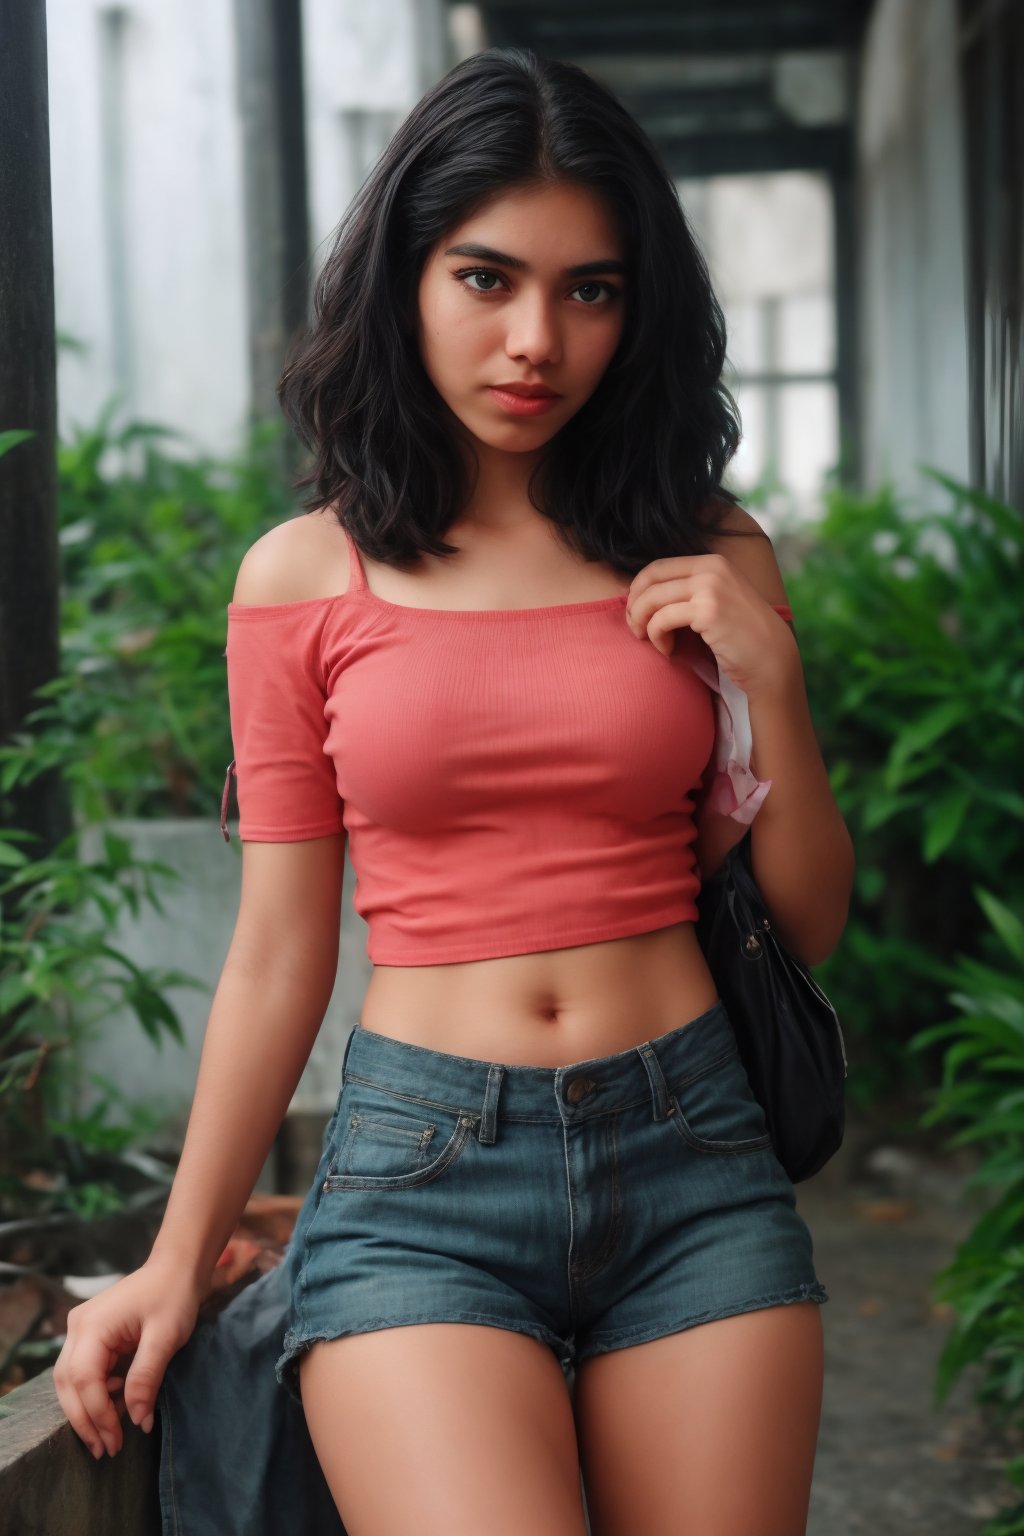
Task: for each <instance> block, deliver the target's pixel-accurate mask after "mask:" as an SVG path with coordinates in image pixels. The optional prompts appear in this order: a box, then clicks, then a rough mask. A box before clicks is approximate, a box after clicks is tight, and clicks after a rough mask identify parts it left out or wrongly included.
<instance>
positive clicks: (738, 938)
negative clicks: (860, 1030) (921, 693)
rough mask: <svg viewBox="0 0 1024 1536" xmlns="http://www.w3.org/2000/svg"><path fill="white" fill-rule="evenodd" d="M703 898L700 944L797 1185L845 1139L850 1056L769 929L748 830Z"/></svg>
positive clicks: (813, 990)
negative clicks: (754, 871) (755, 877)
mask: <svg viewBox="0 0 1024 1536" xmlns="http://www.w3.org/2000/svg"><path fill="white" fill-rule="evenodd" d="M697 900H698V911H699V919H698V922H697V939H698V942H699V943H700V946H701V949H702V950H703V951H704V957H705V959H706V960H707V962H708V968H709V970H710V971H711V974H712V977H713V978H714V982H715V985H716V987H717V988H718V993H719V996H720V997H721V999H722V1001H723V1003H724V1004H725V1008H726V1012H727V1013H728V1015H729V1018H730V1020H731V1022H732V1025H733V1031H734V1033H735V1036H736V1043H737V1045H738V1047H739V1053H740V1059H741V1060H742V1062H743V1065H744V1067H745V1068H746V1072H747V1076H748V1078H749V1079H750V1086H751V1088H752V1089H753V1092H754V1095H755V1097H756V1098H757V1099H758V1101H759V1102H760V1104H761V1106H762V1108H763V1109H764V1112H765V1116H766V1118H767V1121H768V1129H769V1131H770V1132H771V1138H772V1143H773V1146H774V1150H775V1155H776V1157H777V1158H778V1159H779V1161H780V1163H781V1164H782V1166H783V1167H784V1168H785V1170H786V1172H787V1174H788V1175H789V1177H790V1179H791V1180H792V1182H793V1183H794V1184H797V1183H799V1182H800V1181H801V1180H802V1179H809V1178H810V1177H811V1176H812V1174H815V1173H817V1172H818V1170H819V1168H821V1167H823V1165H824V1164H825V1163H827V1162H828V1160H829V1158H830V1157H831V1156H832V1155H833V1153H834V1152H836V1151H837V1150H838V1148H839V1147H840V1146H841V1145H842V1140H843V1131H844V1127H845V1084H846V1076H847V1061H846V1046H845V1043H844V1041H843V1032H842V1029H841V1027H840V1024H839V1019H838V1018H837V1016H836V1011H835V1009H834V1008H833V1007H832V1004H831V1003H830V1002H829V1000H828V998H827V997H826V996H825V994H824V992H823V991H822V989H821V987H820V986H819V985H818V983H817V982H816V981H815V979H814V977H813V976H812V975H811V973H810V971H809V970H808V969H807V967H806V966H805V965H803V964H802V963H801V962H800V961H799V960H797V959H796V958H795V956H793V955H792V954H790V952H789V951H788V950H787V949H786V948H785V946H784V945H783V944H782V943H781V942H780V941H779V938H778V936H777V934H776V933H775V931H774V929H773V927H772V924H771V921H770V919H769V917H768V912H767V909H766V907H765V904H764V900H763V898H762V896H761V893H760V891H759V890H758V887H757V882H756V880H755V879H754V873H753V869H752V867H751V863H750V831H749V829H748V831H747V833H746V835H745V836H744V837H743V839H742V840H741V841H740V842H739V843H737V844H736V845H735V847H733V848H731V849H730V850H729V853H728V854H727V855H726V857H725V858H724V859H723V861H722V863H721V865H720V867H719V868H718V869H717V870H716V871H715V873H714V874H713V875H712V877H711V879H710V880H708V881H705V882H704V883H703V885H702V888H701V892H700V895H699V897H698V899H697Z"/></svg>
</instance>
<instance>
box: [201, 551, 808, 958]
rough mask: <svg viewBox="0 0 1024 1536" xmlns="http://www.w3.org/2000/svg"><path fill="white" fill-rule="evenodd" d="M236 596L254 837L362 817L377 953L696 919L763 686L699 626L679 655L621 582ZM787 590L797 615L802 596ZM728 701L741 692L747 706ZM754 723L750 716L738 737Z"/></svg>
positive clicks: (492, 945)
mask: <svg viewBox="0 0 1024 1536" xmlns="http://www.w3.org/2000/svg"><path fill="white" fill-rule="evenodd" d="M346 538H347V539H348V545H349V556H350V577H349V583H348V588H347V590H346V591H345V592H343V593H340V594H338V595H337V596H334V597H325V598H309V599H305V600H301V601H298V602H290V603H281V604H262V603H260V604H242V603H235V602H231V603H228V605H227V619H228V624H227V648H226V651H225V655H226V657H227V675H228V697H229V708H230V717H231V734H232V743H233V747H234V754H235V755H234V757H233V759H232V761H231V762H230V763H229V764H228V767H227V772H226V774H225V780H224V794H223V799H222V804H221V830H222V832H223V833H224V836H225V837H228V836H229V834H228V831H227V825H226V816H227V802H228V791H229V788H230V781H231V776H232V773H234V774H235V776H236V779H237V798H238V810H239V823H238V831H239V836H240V837H241V838H242V839H243V841H251V842H291V841H298V840H301V839H303V838H311V837H321V836H324V835H326V834H329V833H335V832H341V831H343V830H344V831H345V832H346V833H347V835H348V850H349V856H350V858H351V861H352V865H353V869H354V870H355V874H356V889H355V896H354V906H355V910H356V911H357V912H358V913H359V915H360V916H361V917H362V918H364V920H365V921H366V923H367V925H368V929H369V934H368V940H367V955H368V956H369V958H370V960H371V961H373V962H374V963H375V964H378V965H433V964H444V963H446V962H448V963H451V962H454V961H461V960H480V959H487V958H492V957H495V956H499V955H517V954H529V953H533V952H535V951H539V950H548V949H561V948H566V947H569V946H572V945H577V944H592V943H597V942H599V941H601V940H605V939H613V938H621V937H624V936H626V935H629V934H637V933H646V932H650V931H651V930H653V929H656V928H662V927H665V926H667V925H669V924H671V923H678V922H683V921H690V922H692V921H695V920H696V917H697V906H696V897H697V893H698V891H699V889H700V876H699V872H698V870H697V868H696V862H695V859H694V855H693V851H692V847H691V845H692V843H693V841H694V838H695V836H696V828H695V826H694V821H693V814H692V813H693V809H694V803H695V794H696V792H697V791H698V790H699V788H700V780H701V776H702V774H703V772H704V769H705V767H706V766H707V765H708V762H709V759H710V758H711V756H712V752H713V751H714V753H715V760H716V768H717V772H716V775H715V780H714V783H713V785H712V787H711V789H710V790H709V797H710V798H711V799H712V801H713V802H714V803H715V805H716V808H717V809H720V810H722V811H723V812H724V813H725V814H727V815H733V816H735V817H736V818H737V819H738V820H741V821H750V820H751V819H752V818H753V816H754V814H755V813H756V810H757V808H758V806H759V805H760V803H761V800H762V799H763V798H764V795H765V794H766V793H767V790H768V787H769V784H768V783H762V784H758V782H757V780H756V779H755V778H754V777H753V775H752V774H751V772H750V763H749V759H750V746H749V721H748V720H747V719H746V716H745V707H744V706H745V698H744V695H743V694H742V693H741V692H740V691H739V690H738V689H733V690H732V693H731V696H730V695H729V689H728V687H726V686H722V685H721V684H720V682H719V678H718V669H717V665H716V663H715V661H714V654H713V652H711V651H710V649H709V648H708V647H707V646H706V645H705V643H704V641H703V640H701V639H700V637H699V636H698V635H696V634H695V633H694V631H692V630H686V629H680V630H677V631H676V632H675V645H674V649H673V652H672V654H671V656H663V655H662V654H661V653H660V652H659V651H658V650H656V649H655V647H654V646H653V645H652V644H651V643H650V641H643V640H640V639H638V638H637V637H636V636H635V635H633V634H632V633H631V631H630V629H629V626H628V625H627V623H626V618H625V605H626V594H625V593H624V592H623V593H621V594H618V595H616V596H614V597H607V598H598V599H596V600H593V601H589V602H579V603H560V604H556V605H554V606H549V607H543V608H510V609H445V608H440V609H439V608H411V607H408V606H405V605H402V604H397V603H389V602H387V601H385V600H384V599H383V598H380V597H377V596H376V594H375V593H373V592H371V591H370V589H369V587H368V585H367V582H366V576H365V572H364V570H363V565H362V561H361V558H360V555H359V551H358V548H357V546H356V544H355V541H354V540H353V539H352V538H351V536H349V535H348V533H347V531H346ZM776 611H777V612H780V613H782V614H783V616H784V617H786V618H789V617H791V611H790V609H789V608H788V607H786V606H783V605H777V607H776ZM730 706H731V708H730ZM744 732H745V735H744Z"/></svg>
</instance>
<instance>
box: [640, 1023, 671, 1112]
mask: <svg viewBox="0 0 1024 1536" xmlns="http://www.w3.org/2000/svg"><path fill="white" fill-rule="evenodd" d="M637 1050H638V1051H639V1052H640V1060H641V1061H642V1062H643V1064H644V1067H645V1068H646V1070H647V1076H648V1077H649V1078H650V1080H651V1106H652V1108H653V1110H654V1118H655V1120H667V1119H668V1117H669V1115H674V1114H675V1106H674V1105H673V1104H670V1103H669V1098H670V1095H669V1091H668V1083H667V1082H666V1081H665V1074H664V1072H663V1071H662V1070H661V1062H660V1061H659V1060H658V1053H657V1051H656V1050H655V1049H654V1046H653V1045H652V1044H651V1042H650V1041H649V1040H648V1041H647V1042H646V1044H644V1045H638V1046H637Z"/></svg>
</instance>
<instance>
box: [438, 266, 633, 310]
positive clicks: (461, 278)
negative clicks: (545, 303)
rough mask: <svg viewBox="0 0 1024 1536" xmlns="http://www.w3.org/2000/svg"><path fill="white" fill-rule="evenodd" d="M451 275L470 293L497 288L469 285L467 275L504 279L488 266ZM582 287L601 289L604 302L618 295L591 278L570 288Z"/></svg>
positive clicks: (597, 306) (590, 305)
mask: <svg viewBox="0 0 1024 1536" xmlns="http://www.w3.org/2000/svg"><path fill="white" fill-rule="evenodd" d="M451 276H452V277H453V278H454V280H455V282H457V283H461V285H462V286H463V287H464V288H469V291H470V293H479V294H488V293H496V292H497V291H498V290H497V289H496V288H475V287H470V285H469V283H467V282H466V278H469V277H485V278H489V277H496V278H499V279H501V281H502V282H503V281H504V278H502V276H501V273H500V272H494V271H492V270H491V269H490V268H488V267H464V268H463V269H462V270H461V271H459V272H453V273H452V274H451ZM584 288H598V289H603V290H604V292H605V294H606V298H605V301H604V302H605V303H606V304H610V303H611V302H612V300H613V299H617V298H618V296H619V290H618V288H615V287H613V285H612V284H611V283H606V282H603V281H598V280H597V279H595V280H593V281H592V282H587V283H578V284H577V286H576V287H575V288H574V289H573V290H572V292H573V293H579V292H581V291H582V290H583V289H584ZM603 307H604V306H603V305H602V304H594V303H589V302H588V303H585V304H584V305H583V308H584V309H602V308H603Z"/></svg>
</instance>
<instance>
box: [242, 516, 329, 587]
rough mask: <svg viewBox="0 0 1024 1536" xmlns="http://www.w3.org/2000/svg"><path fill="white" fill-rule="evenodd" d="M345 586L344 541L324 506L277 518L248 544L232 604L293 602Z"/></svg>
mask: <svg viewBox="0 0 1024 1536" xmlns="http://www.w3.org/2000/svg"><path fill="white" fill-rule="evenodd" d="M347 586H348V545H347V543H346V541H345V535H344V532H343V530H342V528H341V525H340V524H339V522H338V520H337V518H336V517H335V516H334V513H333V512H331V511H328V510H326V509H325V508H323V507H320V508H317V510H316V511H315V512H300V513H298V514H297V515H295V516H294V517H289V518H286V519H285V521H284V522H283V523H275V525H274V527H273V528H268V529H267V531H266V533H264V534H261V535H260V537H259V538H258V539H257V540H256V542H255V543H254V544H251V545H250V546H249V548H248V549H247V550H246V552H245V554H244V555H243V557H242V561H241V564H240V565H239V567H238V575H237V576H236V578H235V590H234V594H233V596H232V601H233V602H235V603H264V604H266V603H270V604H276V603H297V602H303V601H306V600H307V599H309V598H315V597H334V596H336V595H337V594H338V593H340V592H344V591H345V588H346V587H347Z"/></svg>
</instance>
